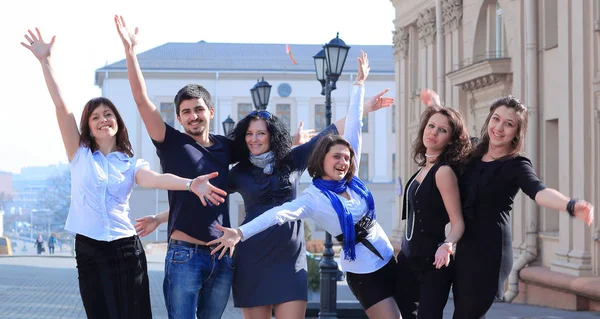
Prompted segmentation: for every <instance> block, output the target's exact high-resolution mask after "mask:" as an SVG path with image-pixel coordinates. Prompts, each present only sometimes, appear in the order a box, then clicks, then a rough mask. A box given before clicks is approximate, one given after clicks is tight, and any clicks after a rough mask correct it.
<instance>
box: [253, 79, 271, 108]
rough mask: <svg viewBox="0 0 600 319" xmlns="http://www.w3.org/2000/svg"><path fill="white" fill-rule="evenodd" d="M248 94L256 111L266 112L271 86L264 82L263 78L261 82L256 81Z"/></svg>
mask: <svg viewBox="0 0 600 319" xmlns="http://www.w3.org/2000/svg"><path fill="white" fill-rule="evenodd" d="M250 94H252V103H254V108H256V110H257V111H262V110H266V109H267V105H269V97H270V96H271V85H270V84H269V83H268V82H267V81H265V78H262V80H261V81H258V80H257V81H256V84H255V85H254V87H253V88H251V89H250Z"/></svg>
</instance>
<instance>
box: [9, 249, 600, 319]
mask: <svg viewBox="0 0 600 319" xmlns="http://www.w3.org/2000/svg"><path fill="white" fill-rule="evenodd" d="M149 260H150V262H149V265H148V268H149V274H150V285H151V286H150V293H151V298H152V312H153V314H154V318H167V316H166V309H165V305H164V301H163V297H162V279H163V263H162V262H160V256H149ZM451 316H452V304H451V302H450V303H449V304H448V306H447V307H446V309H445V315H444V318H451ZM241 317H242V316H241V313H240V311H239V310H238V309H235V308H233V306H232V304H231V300H230V303H229V305H228V307H227V310H226V312H225V315H224V316H223V318H241ZM0 318H1V319H5V318H6V319H8V318H10V319H21V318H23V319H26V318H31V319H33V318H35V319H59V318H61V319H62V318H85V312H84V311H83V306H82V304H81V300H80V298H79V290H78V285H77V270H76V269H75V260H74V259H73V258H70V257H48V256H42V257H37V256H24V257H0ZM487 318H488V319H504V318H510V319H542V318H543V319H562V318H578V319H586V318H600V314H598V313H589V312H571V311H561V310H554V309H549V308H539V307H532V306H523V305H513V304H505V303H496V304H494V306H493V307H492V310H491V312H490V313H489V314H488V316H487Z"/></svg>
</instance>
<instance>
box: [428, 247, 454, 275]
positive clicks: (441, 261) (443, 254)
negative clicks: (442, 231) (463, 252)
mask: <svg viewBox="0 0 600 319" xmlns="http://www.w3.org/2000/svg"><path fill="white" fill-rule="evenodd" d="M451 254H454V251H453V250H452V244H451V243H443V244H442V245H440V247H439V248H438V249H437V251H436V252H435V260H434V262H433V265H435V268H436V269H440V268H442V266H446V267H448V265H449V264H450V255H451Z"/></svg>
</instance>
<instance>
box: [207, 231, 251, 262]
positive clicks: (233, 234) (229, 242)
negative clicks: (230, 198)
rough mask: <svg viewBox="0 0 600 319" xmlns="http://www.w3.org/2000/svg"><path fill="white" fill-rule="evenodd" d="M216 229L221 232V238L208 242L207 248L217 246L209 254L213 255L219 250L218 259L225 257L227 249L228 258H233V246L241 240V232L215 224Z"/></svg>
mask: <svg viewBox="0 0 600 319" xmlns="http://www.w3.org/2000/svg"><path fill="white" fill-rule="evenodd" d="M217 228H218V229H219V230H221V231H222V232H223V236H221V237H220V238H217V239H215V240H213V241H210V242H208V243H207V244H206V245H207V246H214V245H216V244H219V245H218V246H217V247H216V248H215V249H213V250H212V251H211V252H210V254H211V255H214V254H215V253H217V252H218V251H219V250H221V254H219V259H221V258H223V256H225V253H226V252H227V249H228V248H229V257H233V250H234V246H235V245H236V244H237V243H239V242H240V240H241V239H242V232H241V231H239V230H238V229H233V228H228V227H223V226H221V225H219V224H217Z"/></svg>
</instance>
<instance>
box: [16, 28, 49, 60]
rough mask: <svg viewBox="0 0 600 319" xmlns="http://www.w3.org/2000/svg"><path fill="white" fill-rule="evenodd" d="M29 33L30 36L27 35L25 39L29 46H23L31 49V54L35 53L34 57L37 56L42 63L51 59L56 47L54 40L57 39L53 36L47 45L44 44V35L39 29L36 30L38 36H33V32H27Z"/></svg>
mask: <svg viewBox="0 0 600 319" xmlns="http://www.w3.org/2000/svg"><path fill="white" fill-rule="evenodd" d="M27 32H28V33H29V34H28V35H27V34H26V35H25V39H27V43H29V44H27V43H25V42H21V45H22V46H24V47H26V48H27V49H29V51H31V53H33V55H35V57H36V58H37V59H38V60H40V61H42V60H44V59H47V58H49V57H50V54H51V53H52V48H53V47H54V40H55V39H56V36H53V37H52V39H51V40H50V42H49V43H47V42H44V39H43V38H42V34H41V33H40V30H39V29H38V28H35V32H36V33H37V35H35V34H33V32H32V31H31V30H27Z"/></svg>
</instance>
